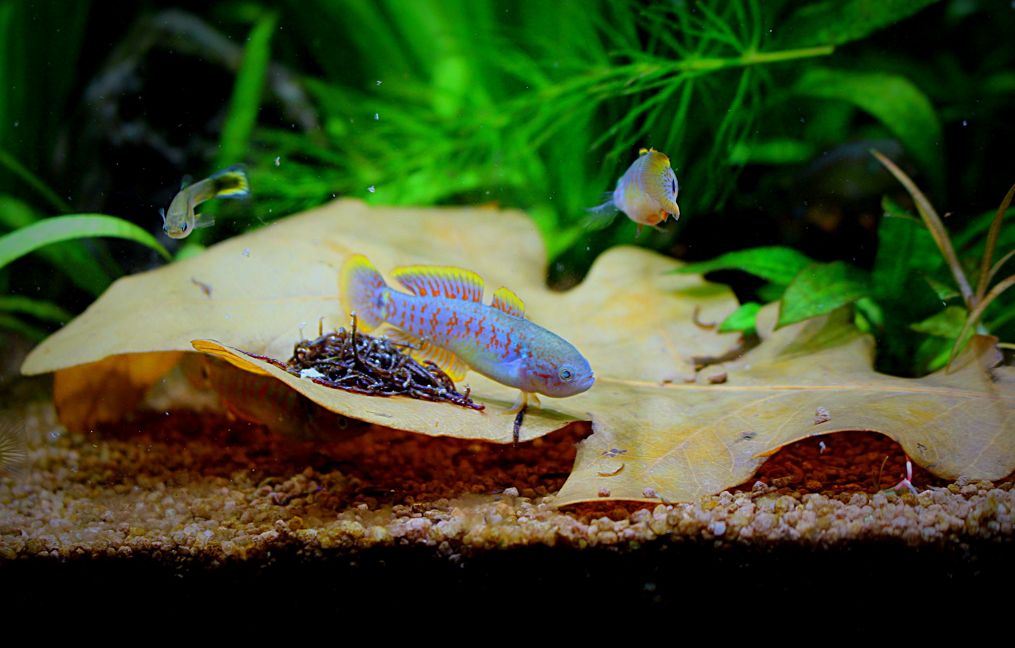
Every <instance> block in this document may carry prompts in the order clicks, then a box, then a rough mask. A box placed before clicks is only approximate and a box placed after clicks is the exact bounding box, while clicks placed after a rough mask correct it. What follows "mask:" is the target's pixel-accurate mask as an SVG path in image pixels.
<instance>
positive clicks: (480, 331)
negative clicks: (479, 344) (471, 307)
mask: <svg viewBox="0 0 1015 648" xmlns="http://www.w3.org/2000/svg"><path fill="white" fill-rule="evenodd" d="M485 322H486V318H485V317H481V318H479V322H477V323H476V337H477V338H480V337H483V331H485V330H486V327H485V326H483V324H484V323H485Z"/></svg>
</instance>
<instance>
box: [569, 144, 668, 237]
mask: <svg viewBox="0 0 1015 648" xmlns="http://www.w3.org/2000/svg"><path fill="white" fill-rule="evenodd" d="M679 190H680V187H679V185H678V184H677V175H676V174H675V173H673V168H672V167H671V166H670V158H668V157H667V156H666V155H665V154H663V153H660V152H659V151H657V150H655V149H641V150H640V151H638V159H637V160H635V161H634V163H632V164H631V166H630V167H628V169H627V171H625V172H624V175H622V176H621V177H620V180H618V181H617V188H616V189H614V190H613V193H607V194H606V195H607V200H606V202H604V203H603V204H602V205H599V206H598V207H593V208H592V209H590V210H588V211H590V212H592V213H594V214H603V215H607V216H612V215H613V214H615V213H617V211H622V212H624V213H625V214H627V217H628V218H630V219H631V220H633V221H634V222H635V223H637V224H638V233H639V234H640V233H641V230H642V227H644V226H645V225H648V226H650V227H655V226H656V225H658V224H660V223H662V222H665V220H666V217H667V216H671V215H672V216H673V220H677V219H678V218H680V207H678V206H677V193H678V192H679Z"/></svg>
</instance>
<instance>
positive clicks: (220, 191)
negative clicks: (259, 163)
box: [208, 164, 250, 198]
mask: <svg viewBox="0 0 1015 648" xmlns="http://www.w3.org/2000/svg"><path fill="white" fill-rule="evenodd" d="M208 180H210V181H211V184H212V189H213V191H214V196H213V197H215V198H246V197H247V196H249V195H250V180H248V179H247V170H246V168H245V167H244V166H243V165H242V164H236V165H233V166H231V167H229V168H228V169H222V170H221V171H219V172H218V173H216V174H215V175H213V176H211V177H210V178H208Z"/></svg>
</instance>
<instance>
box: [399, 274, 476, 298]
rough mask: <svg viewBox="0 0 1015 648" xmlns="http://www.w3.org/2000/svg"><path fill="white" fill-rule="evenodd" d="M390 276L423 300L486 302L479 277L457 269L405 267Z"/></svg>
mask: <svg viewBox="0 0 1015 648" xmlns="http://www.w3.org/2000/svg"><path fill="white" fill-rule="evenodd" d="M391 276H393V277H394V278H395V279H397V280H398V282H399V283H401V284H402V285H403V286H405V287H406V288H408V289H409V290H411V291H412V294H414V295H418V296H420V297H446V298H448V299H461V300H464V301H473V302H478V301H482V299H483V290H484V288H485V284H484V283H483V279H482V278H480V276H479V275H478V274H476V273H475V272H472V271H471V270H465V269H464V268H456V267H454V266H425V265H414V266H403V267H401V268H395V269H394V270H392V272H391Z"/></svg>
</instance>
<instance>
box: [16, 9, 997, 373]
mask: <svg viewBox="0 0 1015 648" xmlns="http://www.w3.org/2000/svg"><path fill="white" fill-rule="evenodd" d="M1013 27H1015V11H1013V10H1012V9H1011V7H1010V6H1008V4H1007V3H997V2H986V1H984V2H977V1H975V0H946V1H942V2H933V1H931V0H919V1H897V0H892V1H887V0H883V1H881V2H872V1H869V0H844V1H838V0H818V1H813V2H779V1H766V2H764V3H761V2H758V1H752V0H733V1H731V2H715V3H711V2H692V1H683V0H672V1H661V2H635V1H633V0H627V1H621V2H617V1H607V0H602V1H593V0H588V1H582V2H579V1H576V0H570V1H564V2H554V3H550V2H532V1H525V0H514V1H506V0H440V1H438V0H432V1H428V2H415V1H411V0H341V1H340V0H301V1H300V2H295V1H294V0H287V1H283V2H278V3H276V2H256V1H240V0H236V1H227V2H217V3H198V2H189V1H180V2H173V3H169V2H147V3H142V4H139V5H136V6H132V8H130V9H125V8H124V6H114V5H113V4H112V3H89V2H86V1H80V2H75V3H70V4H69V5H68V4H67V3H62V2H55V1H40V0H0V44H2V45H0V78H3V79H4V80H5V82H4V83H3V84H0V232H2V231H13V230H16V229H18V228H21V227H24V226H27V225H30V224H31V223H33V222H35V221H37V220H39V219H43V218H46V217H52V216H57V215H64V214H70V213H95V212H101V213H104V214H109V215H114V216H118V217H120V218H123V219H125V220H127V221H130V222H132V223H134V224H136V225H138V226H140V228H142V229H144V230H147V232H149V233H153V234H159V235H160V237H159V238H160V240H161V242H162V243H163V244H164V245H165V246H166V247H168V248H169V249H170V250H171V251H172V252H173V253H174V254H175V255H177V256H179V255H181V254H182V255H185V254H190V253H193V252H194V251H195V250H197V249H200V248H199V246H200V245H203V244H209V243H212V242H214V241H215V240H219V239H222V238H225V237H228V236H230V235H232V234H234V233H236V232H238V231H243V230H246V229H250V228H252V227H259V226H261V225H262V224H263V223H265V222H268V221H270V220H273V219H275V218H279V217H282V216H285V215H287V214H290V213H293V212H296V211H300V210H303V209H306V208H309V207H313V206H315V205H318V204H321V203H323V202H326V201H328V200H331V199H332V198H334V197H337V196H355V197H359V198H362V199H364V200H366V201H368V202H371V203H378V204H477V203H496V204H497V205H500V206H504V207H517V208H521V209H523V210H525V211H526V212H527V213H529V214H530V215H531V217H532V218H533V220H534V221H535V222H536V224H537V225H538V226H539V228H540V231H541V232H542V233H543V235H544V240H545V242H546V246H547V249H548V252H549V255H550V257H551V259H553V260H554V261H555V263H554V264H553V265H552V270H551V281H552V282H553V283H555V284H556V285H560V286H565V285H569V284H571V283H574V282H575V281H577V280H578V279H580V277H581V276H582V275H583V273H584V272H585V270H586V269H587V268H588V266H589V265H590V263H591V261H592V259H593V258H594V257H595V256H596V255H597V254H598V253H599V252H601V251H602V250H603V249H605V248H607V247H609V246H611V245H616V244H619V243H632V242H633V243H636V244H638V245H643V246H649V247H653V248H655V249H658V250H661V251H663V252H666V253H669V254H671V255H674V256H677V257H679V258H683V259H687V260H691V261H694V260H703V259H711V258H714V257H716V256H718V255H720V254H722V253H726V252H729V251H731V250H742V249H746V248H753V247H757V246H759V245H764V246H779V247H780V248H792V249H793V250H795V251H796V252H795V253H791V252H785V251H780V252H776V254H777V255H784V256H785V255H792V254H795V255H796V256H795V257H794V258H795V261H794V262H795V263H797V264H801V263H803V265H800V267H796V266H793V267H794V268H796V270H795V272H794V273H793V274H792V275H789V276H788V278H787V277H783V278H780V277H774V276H768V275H766V274H764V273H754V275H756V277H755V276H753V275H749V274H744V273H742V272H739V271H738V269H739V268H741V267H742V266H739V265H737V264H736V263H726V264H725V265H723V264H720V265H719V266H716V267H717V268H720V267H724V268H727V269H726V270H719V271H718V272H716V273H715V274H714V275H711V277H712V278H713V279H717V280H722V281H727V282H732V283H733V285H734V287H735V289H736V290H737V292H738V296H740V297H741V301H742V302H744V303H745V304H750V303H751V302H753V303H754V304H758V303H760V302H764V301H770V300H772V299H776V298H778V297H780V296H781V295H782V294H783V292H784V291H787V290H793V283H794V282H793V279H794V278H795V277H796V275H797V273H799V272H800V271H801V270H806V269H807V268H809V267H811V264H812V263H819V264H820V265H819V266H815V269H814V271H817V268H819V267H820V268H821V272H830V273H832V274H833V275H834V278H836V279H837V280H841V281H840V283H841V284H842V285H843V286H845V289H844V290H845V292H846V293H849V291H850V290H852V293H850V294H852V297H850V298H849V299H846V300H845V301H846V302H855V303H858V304H859V305H858V309H859V312H860V313H861V316H864V313H866V316H864V319H865V321H866V322H867V325H869V326H870V327H871V330H873V331H874V332H875V334H876V335H878V337H879V342H880V344H879V364H880V366H881V367H882V368H888V369H890V370H892V371H896V372H899V373H922V372H924V371H927V370H930V369H932V368H934V367H935V366H939V365H940V363H941V362H942V361H943V360H942V352H941V348H944V347H945V346H947V345H948V337H947V335H945V336H941V335H939V334H940V333H942V332H943V331H946V330H947V331H950V333H949V334H950V335H955V334H957V333H956V329H955V327H954V326H952V328H947V326H946V324H947V322H948V321H953V320H954V321H958V320H959V319H960V318H957V317H955V315H956V312H955V311H954V310H951V311H949V308H953V307H955V306H956V305H957V303H955V302H952V301H949V300H950V299H953V297H951V296H950V295H951V293H949V292H948V273H947V269H946V268H945V266H944V265H943V264H942V263H941V262H940V258H939V255H936V252H935V249H934V248H933V246H932V245H931V246H930V247H927V241H926V236H925V235H926V232H925V231H923V230H921V227H920V223H919V222H918V221H917V220H915V218H914V216H915V213H916V212H915V210H914V209H913V207H912V202H911V200H910V198H909V196H908V195H907V194H906V193H905V191H903V190H902V189H901V187H900V186H899V185H898V184H897V183H896V182H895V180H894V179H892V178H891V176H890V175H888V174H887V173H886V172H885V171H884V170H883V169H882V168H881V167H880V166H879V165H878V164H877V162H876V161H875V160H874V159H873V158H872V157H871V156H870V155H869V154H868V152H867V151H868V149H869V148H870V147H872V146H875V147H877V148H879V149H880V150H882V151H884V152H886V153H888V154H889V156H890V157H892V158H893V159H896V160H897V161H899V162H900V164H901V165H902V166H903V168H904V169H905V170H906V171H907V172H909V173H910V174H911V175H912V176H913V177H914V179H915V180H916V182H917V183H918V184H919V185H920V186H921V187H922V188H923V190H924V191H925V192H926V193H927V194H928V195H929V197H930V198H931V200H932V201H933V202H934V203H935V204H936V205H937V206H938V208H939V209H940V210H941V211H942V212H950V213H951V214H952V215H951V216H950V217H948V218H947V219H946V224H947V226H948V228H949V229H950V230H951V231H952V233H953V235H954V237H955V242H956V246H957V247H958V249H959V252H960V254H961V256H962V257H963V258H964V259H968V260H969V262H970V268H971V273H972V275H974V276H975V271H973V269H974V267H975V264H976V262H977V259H978V256H977V255H978V254H979V252H980V251H982V248H983V245H984V235H985V233H986V231H987V228H988V227H989V224H990V219H991V216H992V212H990V213H988V210H992V209H993V208H996V206H997V204H998V203H1000V200H1001V198H1002V196H1003V195H1004V193H1005V191H1006V190H1007V188H1008V186H1009V184H1010V183H1011V181H1012V180H1013V178H1015V174H1013V173H1012V171H1013V169H1012V164H1011V155H1010V148H1011V142H1012V141H1013V139H1012V135H1013V129H1015V126H1013V122H1012V121H1011V119H1010V115H1011V114H1015V111H1013V109H1015V48H1012V47H1011V46H1008V45H1005V44H1006V43H1009V42H1010V34H1011V33H1012V29H1013ZM642 146H654V147H656V148H658V149H660V150H663V151H665V152H667V153H668V154H669V155H670V157H671V158H672V161H673V165H674V167H675V169H676V172H677V175H678V178H679V179H680V183H681V189H682V193H681V196H680V200H679V202H680V205H681V211H682V217H681V220H680V221H679V222H678V223H677V224H676V225H670V226H668V227H667V228H666V230H665V231H663V232H652V233H649V234H645V235H642V236H641V237H640V238H638V239H635V238H634V237H635V233H634V228H633V227H632V226H631V224H630V223H629V222H628V221H626V219H623V218H622V217H621V218H618V219H616V220H614V221H613V222H612V223H610V224H609V225H608V226H606V227H602V224H601V223H596V222H591V221H590V220H589V219H588V215H587V213H586V211H585V209H586V208H587V207H590V206H593V205H595V204H597V203H598V202H600V201H601V196H602V194H603V192H604V191H607V190H610V189H612V187H613V184H614V183H615V181H616V178H617V177H618V176H619V175H620V174H621V173H622V172H623V171H624V169H626V167H627V166H628V165H629V164H630V163H631V161H632V160H633V158H634V157H635V155H636V153H637V150H638V148H640V147H642ZM236 162H245V163H246V164H247V165H248V167H249V169H250V172H251V181H252V185H253V188H254V192H255V197H254V199H253V201H252V202H246V203H234V204H221V205H217V204H215V205H209V206H207V210H208V211H215V212H217V213H216V217H217V220H218V223H219V224H218V225H216V227H215V228H213V229H211V230H203V231H200V232H198V233H197V235H195V236H192V237H190V238H189V239H187V240H186V242H185V243H184V244H183V245H182V246H181V245H180V244H178V243H177V242H175V241H168V240H166V239H165V237H162V236H161V234H160V232H159V227H160V225H161V222H160V220H159V218H158V213H157V210H158V208H159V207H164V206H166V205H168V203H169V201H170V200H171V198H172V196H173V195H174V193H175V192H176V190H178V189H179V183H180V179H181V178H182V177H183V176H184V175H191V176H194V177H201V176H204V175H207V174H210V173H211V172H214V171H215V170H217V169H218V168H221V167H224V166H227V165H229V164H233V163H236ZM885 213H888V214H890V215H891V217H883V214H885ZM921 232H922V233H921ZM81 234H82V235H85V234H87V232H81ZM202 237H203V238H202ZM128 239H129V240H127V241H123V240H110V239H105V238H103V239H95V238H88V239H82V240H73V241H64V242H61V243H58V244H55V245H52V246H48V247H44V248H40V249H39V251H38V252H37V253H35V254H32V255H29V256H27V257H24V258H21V259H18V260H15V261H13V262H12V263H10V264H9V265H8V266H6V267H5V268H3V269H2V270H0V286H3V289H4V291H5V292H7V293H9V294H10V295H11V296H17V297H19V298H21V301H17V302H9V303H10V304H16V305H17V306H16V308H15V306H10V307H5V306H4V304H6V303H8V302H0V326H4V327H8V328H12V327H13V328H17V329H18V330H20V331H22V333H24V334H27V335H30V336H34V337H39V336H41V335H43V334H44V332H45V331H46V330H49V329H50V328H51V327H53V326H56V325H58V324H59V322H60V321H63V319H62V316H63V315H65V314H67V313H68V312H70V313H72V312H76V311H80V310H81V309H82V308H83V307H84V306H86V305H87V304H88V303H89V302H90V301H91V300H92V299H93V298H94V296H95V295H97V294H98V293H100V292H101V291H102V290H103V289H104V288H105V287H106V286H107V285H108V284H109V282H110V281H112V279H114V278H115V277H116V276H118V275H120V274H122V273H123V272H129V271H135V270H138V269H143V268H146V267H150V266H153V265H156V264H158V263H161V261H160V257H159V256H158V252H157V251H156V250H155V249H153V248H150V247H144V246H139V245H137V244H136V241H138V240H141V239H142V237H141V236H140V234H138V235H137V236H133V235H132V236H128ZM999 241H1000V242H999V244H998V251H999V255H1000V254H1004V253H1005V252H1007V251H1008V250H1009V249H1011V247H1012V246H1013V245H1015V237H1013V235H1012V227H1011V226H1010V225H1009V226H1007V227H1005V228H1004V229H1003V231H1002V233H1001V236H1000V239H999ZM755 256H757V255H755ZM900 259H905V260H906V264H908V265H905V267H903V266H902V265H900V263H901V262H900ZM794 262H791V263H794ZM833 262H840V263H833ZM748 269H749V268H748ZM779 272H781V273H782V274H785V273H786V272H788V270H787V269H786V268H781V269H780V270H779ZM807 274H808V276H810V277H811V279H812V280H813V279H814V278H815V275H814V272H808V273H807ZM866 282H870V285H872V286H873V288H870V289H869V290H868V289H867V288H865V289H864V290H863V291H859V290H858V289H857V286H859V285H861V284H863V285H864V286H867V285H868V284H867V283H866ZM822 283H825V282H822ZM800 288H806V286H802V287H801V286H798V287H797V288H796V289H797V290H799V289H800ZM791 294H792V293H791ZM844 294H845V293H844ZM840 297H841V295H840ZM910 297H912V298H910ZM25 300H29V301H25ZM865 300H866V301H865ZM879 300H880V301H879ZM872 303H873V304H881V306H880V307H879V309H880V311H881V313H880V316H881V319H880V320H879V319H878V315H879V314H878V312H876V311H875V310H873V309H872V307H871V304H872ZM885 304H888V305H889V306H890V307H889V308H885V307H884V305H885ZM895 304H903V305H905V309H901V308H900V309H897V308H895V307H894V305H895ZM53 307H57V308H58V310H54V308H53ZM756 310H757V306H756V305H755V306H750V305H748V306H746V307H745V309H744V310H743V311H742V312H741V313H740V320H739V325H737V323H736V322H733V323H728V324H727V327H730V328H732V329H734V330H745V331H749V330H750V328H751V326H752V322H753V316H752V314H751V313H752V311H756ZM1012 311H1013V305H1012V300H1011V296H1010V295H1005V296H1002V298H1001V299H1000V300H997V301H995V303H994V304H992V306H991V307H990V308H989V309H988V310H987V312H986V313H985V315H984V318H983V322H984V325H985V326H986V327H987V328H988V329H989V330H991V331H993V332H996V333H999V334H1000V335H1001V336H1002V337H1005V338H1007V339H1011V338H1012V337H1013V335H1012V334H1013V333H1015V321H1013V320H1015V318H1013V317H1012V315H1011V313H1012ZM58 315H59V316H58ZM935 317H938V318H939V319H934V318H935ZM949 317H951V320H949ZM889 320H892V321H891V322H890V321H889ZM894 320H898V321H894ZM914 325H918V326H917V328H913V326H914ZM921 327H922V329H921ZM942 327H945V328H942ZM935 338H939V340H938V342H935ZM921 349H922V351H921ZM921 354H922V355H921ZM945 355H946V354H945Z"/></svg>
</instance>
